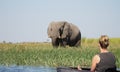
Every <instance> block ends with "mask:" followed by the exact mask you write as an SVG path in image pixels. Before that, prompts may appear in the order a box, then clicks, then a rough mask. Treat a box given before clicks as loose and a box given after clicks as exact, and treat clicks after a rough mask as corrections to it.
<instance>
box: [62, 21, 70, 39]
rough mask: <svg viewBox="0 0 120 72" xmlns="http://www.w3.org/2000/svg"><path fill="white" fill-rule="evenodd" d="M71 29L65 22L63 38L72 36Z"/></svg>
mask: <svg viewBox="0 0 120 72" xmlns="http://www.w3.org/2000/svg"><path fill="white" fill-rule="evenodd" d="M71 33H72V32H71V28H70V24H69V23H68V22H64V24H63V32H62V34H61V38H66V37H68V36H70V35H71Z"/></svg>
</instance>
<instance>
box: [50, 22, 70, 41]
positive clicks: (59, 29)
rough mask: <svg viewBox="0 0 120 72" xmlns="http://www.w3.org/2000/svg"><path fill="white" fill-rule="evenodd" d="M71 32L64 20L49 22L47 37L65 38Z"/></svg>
mask: <svg viewBox="0 0 120 72" xmlns="http://www.w3.org/2000/svg"><path fill="white" fill-rule="evenodd" d="M70 34H71V29H70V25H69V23H67V22H66V21H62V22H51V23H50V25H49V26H48V37H50V38H59V39H63V38H66V37H67V36H69V35H70Z"/></svg>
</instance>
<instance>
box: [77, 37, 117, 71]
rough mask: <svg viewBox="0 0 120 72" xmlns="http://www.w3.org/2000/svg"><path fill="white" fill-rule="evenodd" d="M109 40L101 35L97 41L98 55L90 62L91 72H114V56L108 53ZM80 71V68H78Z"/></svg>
mask: <svg viewBox="0 0 120 72" xmlns="http://www.w3.org/2000/svg"><path fill="white" fill-rule="evenodd" d="M108 46H109V38H108V36H106V35H102V36H101V37H100V39H99V49H100V53H99V54H97V55H95V56H94V57H93V60H92V66H91V70H90V71H91V72H116V65H115V62H116V59H115V56H114V55H113V54H112V53H111V52H109V51H108V49H107V47H108ZM78 69H79V70H80V67H79V66H78Z"/></svg>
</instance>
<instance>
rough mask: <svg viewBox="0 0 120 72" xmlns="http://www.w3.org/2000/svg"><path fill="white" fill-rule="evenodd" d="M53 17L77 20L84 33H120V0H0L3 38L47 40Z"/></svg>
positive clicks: (0, 21)
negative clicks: (48, 28)
mask: <svg viewBox="0 0 120 72" xmlns="http://www.w3.org/2000/svg"><path fill="white" fill-rule="evenodd" d="M52 21H67V22H70V23H73V24H75V25H76V26H78V28H79V29H80V31H81V34H82V37H85V38H98V37H100V35H108V36H109V37H120V0H0V42H3V41H6V42H46V41H50V38H48V36H47V27H48V25H49V23H50V22H52Z"/></svg>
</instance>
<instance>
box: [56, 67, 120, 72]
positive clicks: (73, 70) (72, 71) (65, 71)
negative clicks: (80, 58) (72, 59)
mask: <svg viewBox="0 0 120 72" xmlns="http://www.w3.org/2000/svg"><path fill="white" fill-rule="evenodd" d="M81 69H82V70H78V69H77V67H58V68H57V72H90V68H81ZM107 72H109V71H107ZM110 72H113V71H110ZM116 72H120V69H119V68H117V71H116Z"/></svg>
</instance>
